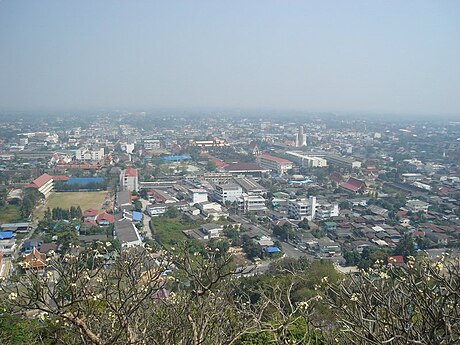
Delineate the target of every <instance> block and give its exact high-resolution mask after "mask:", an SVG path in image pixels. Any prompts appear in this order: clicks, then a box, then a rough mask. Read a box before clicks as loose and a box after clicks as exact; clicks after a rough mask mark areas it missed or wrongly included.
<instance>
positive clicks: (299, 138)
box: [295, 126, 307, 147]
mask: <svg viewBox="0 0 460 345" xmlns="http://www.w3.org/2000/svg"><path fill="white" fill-rule="evenodd" d="M295 146H296V147H302V146H307V135H306V134H305V133H304V132H303V126H300V127H299V132H298V133H297V134H296V136H295Z"/></svg>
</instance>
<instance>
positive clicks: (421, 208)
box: [406, 199, 430, 213]
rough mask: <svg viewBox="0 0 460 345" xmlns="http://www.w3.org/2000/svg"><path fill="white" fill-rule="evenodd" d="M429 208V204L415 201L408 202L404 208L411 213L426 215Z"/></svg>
mask: <svg viewBox="0 0 460 345" xmlns="http://www.w3.org/2000/svg"><path fill="white" fill-rule="evenodd" d="M429 207H430V204H429V203H427V202H424V201H421V200H417V199H412V200H409V201H408V202H407V203H406V208H407V209H408V210H409V211H411V212H413V213H418V212H423V213H428V208H429Z"/></svg>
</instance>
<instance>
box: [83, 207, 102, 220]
mask: <svg viewBox="0 0 460 345" xmlns="http://www.w3.org/2000/svg"><path fill="white" fill-rule="evenodd" d="M98 213H99V211H98V210H96V209H94V208H89V209H87V210H85V211H84V212H83V220H84V221H85V222H86V221H87V220H89V219H92V220H94V221H96V217H97V214H98Z"/></svg>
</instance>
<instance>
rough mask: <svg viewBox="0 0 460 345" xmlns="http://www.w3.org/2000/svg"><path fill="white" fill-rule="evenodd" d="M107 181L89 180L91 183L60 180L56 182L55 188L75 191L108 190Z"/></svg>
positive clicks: (63, 190) (61, 190)
mask: <svg viewBox="0 0 460 345" xmlns="http://www.w3.org/2000/svg"><path fill="white" fill-rule="evenodd" d="M106 189H107V182H105V181H104V182H89V183H84V184H81V183H70V184H69V183H66V182H62V181H58V182H56V183H55V184H54V190H55V191H57V192H74V191H92V190H106Z"/></svg>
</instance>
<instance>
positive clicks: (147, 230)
mask: <svg viewBox="0 0 460 345" xmlns="http://www.w3.org/2000/svg"><path fill="white" fill-rule="evenodd" d="M140 201H141V203H142V210H145V208H146V207H147V205H148V204H149V202H148V201H147V200H145V199H140ZM143 215H144V216H143V218H142V222H143V227H142V230H143V231H144V233H145V237H146V238H148V239H149V240H153V239H154V238H153V234H152V231H151V230H150V226H149V223H150V216H149V215H148V214H145V213H143Z"/></svg>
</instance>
